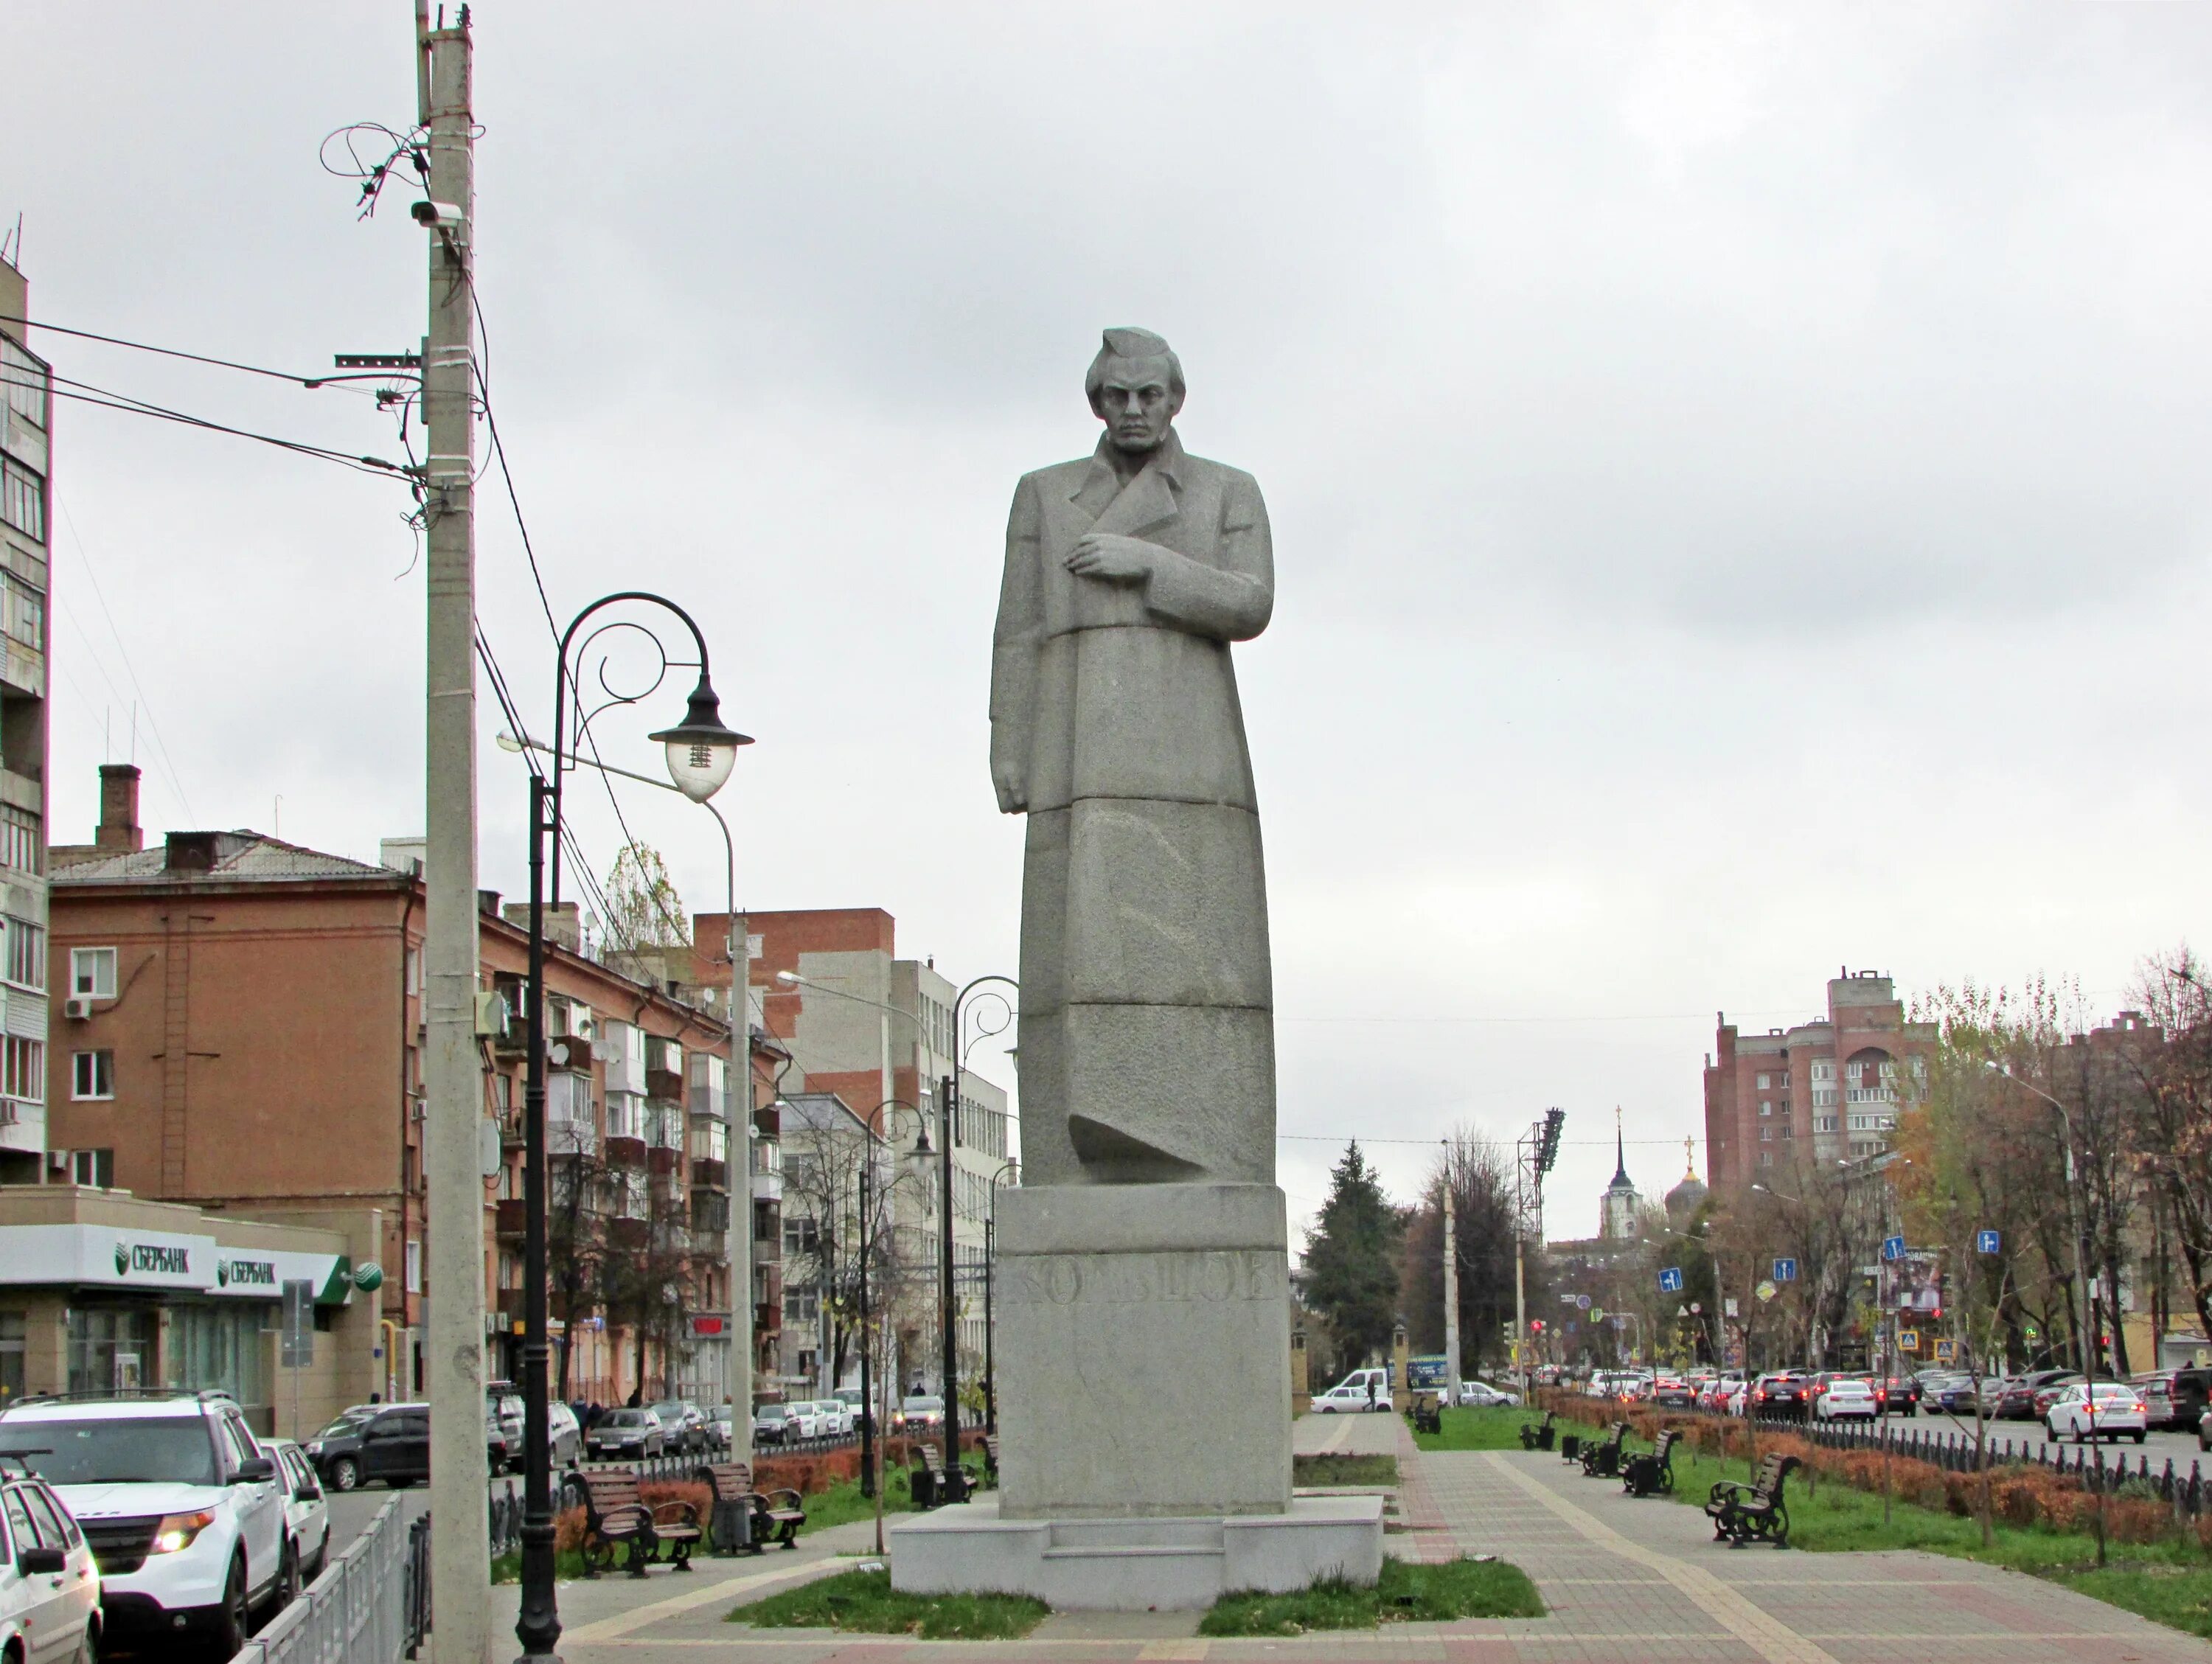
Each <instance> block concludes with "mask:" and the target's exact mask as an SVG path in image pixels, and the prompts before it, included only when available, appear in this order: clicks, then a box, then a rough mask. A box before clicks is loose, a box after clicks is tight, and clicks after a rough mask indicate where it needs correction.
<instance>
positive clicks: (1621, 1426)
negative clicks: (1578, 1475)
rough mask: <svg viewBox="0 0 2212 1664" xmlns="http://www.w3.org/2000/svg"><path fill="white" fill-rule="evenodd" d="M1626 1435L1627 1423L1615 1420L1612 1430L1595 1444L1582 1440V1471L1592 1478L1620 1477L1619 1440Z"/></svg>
mask: <svg viewBox="0 0 2212 1664" xmlns="http://www.w3.org/2000/svg"><path fill="white" fill-rule="evenodd" d="M1627 1436H1628V1424H1627V1423H1626V1422H1625V1421H1616V1422H1615V1423H1613V1430H1612V1432H1610V1433H1609V1434H1607V1436H1606V1437H1605V1438H1604V1439H1603V1440H1601V1442H1598V1443H1596V1444H1592V1443H1590V1442H1589V1441H1588V1440H1587V1439H1585V1440H1584V1441H1583V1473H1585V1474H1586V1475H1588V1476H1589V1477H1591V1478H1593V1479H1619V1478H1620V1442H1621V1440H1623V1439H1625V1438H1626V1437H1627Z"/></svg>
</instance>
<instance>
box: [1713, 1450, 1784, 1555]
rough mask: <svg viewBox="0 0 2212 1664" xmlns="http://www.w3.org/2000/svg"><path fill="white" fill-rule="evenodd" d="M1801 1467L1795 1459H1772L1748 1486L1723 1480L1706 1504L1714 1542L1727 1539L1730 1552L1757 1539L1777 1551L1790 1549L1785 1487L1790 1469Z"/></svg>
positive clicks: (1761, 1465) (1781, 1457)
mask: <svg viewBox="0 0 2212 1664" xmlns="http://www.w3.org/2000/svg"><path fill="white" fill-rule="evenodd" d="M1802 1466H1803V1464H1802V1463H1801V1462H1800V1461H1798V1460H1797V1458H1796V1457H1795V1456H1782V1455H1770V1456H1768V1457H1767V1459H1766V1460H1765V1461H1763V1462H1761V1463H1760V1464H1759V1477H1758V1478H1757V1479H1753V1481H1752V1482H1751V1483H1750V1484H1749V1485H1746V1484H1745V1483H1743V1481H1742V1480H1741V1479H1723V1480H1722V1481H1721V1482H1720V1483H1719V1484H1718V1485H1715V1486H1714V1487H1713V1491H1712V1495H1711V1497H1709V1498H1707V1500H1706V1503H1705V1513H1706V1515H1708V1517H1710V1518H1711V1521H1712V1522H1713V1540H1714V1541H1716V1542H1718V1541H1720V1540H1722V1539H1723V1538H1725V1539H1726V1540H1728V1545H1729V1547H1730V1548H1740V1547H1741V1546H1743V1545H1744V1544H1746V1543H1747V1542H1750V1541H1751V1540H1753V1538H1757V1539H1758V1540H1759V1541H1761V1542H1768V1543H1772V1544H1773V1545H1774V1546H1775V1547H1777V1548H1787V1547H1789V1546H1790V1510H1789V1509H1787V1508H1786V1507H1784V1505H1783V1500H1782V1485H1783V1481H1784V1480H1785V1479H1788V1478H1789V1477H1790V1469H1792V1468H1793V1467H1802Z"/></svg>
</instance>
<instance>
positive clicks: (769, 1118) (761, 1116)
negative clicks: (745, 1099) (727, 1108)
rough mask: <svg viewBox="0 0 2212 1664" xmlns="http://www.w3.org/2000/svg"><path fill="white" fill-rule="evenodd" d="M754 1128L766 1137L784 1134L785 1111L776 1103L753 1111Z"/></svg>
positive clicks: (778, 1137) (777, 1136) (772, 1137)
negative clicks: (777, 1106)
mask: <svg viewBox="0 0 2212 1664" xmlns="http://www.w3.org/2000/svg"><path fill="white" fill-rule="evenodd" d="M753 1130H754V1131H755V1132H757V1133H759V1134H760V1135H761V1137H763V1138H764V1139H780V1138H781V1137H782V1136H783V1112H782V1111H781V1110H780V1109H778V1108H776V1107H775V1105H774V1104H769V1105H767V1106H765V1107H764V1108H759V1109H756V1110H754V1111H753Z"/></svg>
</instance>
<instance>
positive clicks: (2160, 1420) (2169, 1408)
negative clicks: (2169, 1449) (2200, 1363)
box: [2137, 1369, 2212, 1432]
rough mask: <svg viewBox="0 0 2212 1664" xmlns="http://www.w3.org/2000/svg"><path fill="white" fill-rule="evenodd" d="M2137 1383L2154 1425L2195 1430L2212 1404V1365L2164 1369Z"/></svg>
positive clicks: (2144, 1377)
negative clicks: (2197, 1367)
mask: <svg viewBox="0 0 2212 1664" xmlns="http://www.w3.org/2000/svg"><path fill="white" fill-rule="evenodd" d="M2137 1384H2138V1386H2140V1387H2141V1388H2142V1394H2143V1398H2144V1402H2145V1403H2146V1404H2148V1406H2149V1408H2150V1412H2151V1425H2152V1426H2154V1427H2172V1428H2179V1429H2180V1430H2182V1431H2185V1432H2187V1431H2191V1430H2194V1429H2195V1428H2196V1426H2197V1424H2198V1422H2200V1421H2201V1420H2203V1416H2204V1412H2205V1410H2206V1409H2207V1408H2208V1407H2212V1390H2209V1389H2212V1369H2160V1370H2159V1371H2158V1372H2157V1373H2155V1374H2154V1375H2148V1376H2142V1377H2141V1378H2140V1380H2139V1381H2138V1382H2137Z"/></svg>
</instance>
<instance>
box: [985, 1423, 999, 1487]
mask: <svg viewBox="0 0 2212 1664" xmlns="http://www.w3.org/2000/svg"><path fill="white" fill-rule="evenodd" d="M983 1477H984V1479H987V1481H989V1483H990V1484H991V1485H994V1486H996V1485H997V1484H998V1483H999V1436H998V1435H997V1434H996V1433H986V1434H984V1435H983Z"/></svg>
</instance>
